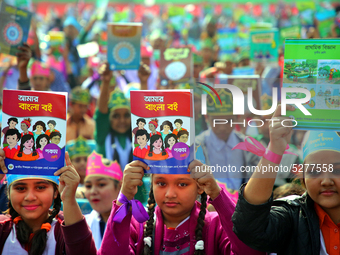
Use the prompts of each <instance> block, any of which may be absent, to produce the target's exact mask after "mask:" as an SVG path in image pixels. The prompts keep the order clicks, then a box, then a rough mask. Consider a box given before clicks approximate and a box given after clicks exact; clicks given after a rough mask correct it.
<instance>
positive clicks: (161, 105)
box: [131, 90, 194, 173]
mask: <svg viewBox="0 0 340 255" xmlns="http://www.w3.org/2000/svg"><path fill="white" fill-rule="evenodd" d="M192 95H193V94H192V93H191V91H190V90H182V91H177V92H174V91H162V92H160V91H131V122H132V123H134V124H133V125H134V128H135V130H136V133H135V137H134V138H133V139H134V140H135V141H136V142H137V145H135V146H134V148H133V156H134V159H136V160H142V161H144V162H145V163H147V164H148V165H149V167H150V170H149V172H150V173H160V172H163V173H164V172H168V171H173V170H174V168H175V169H176V171H177V172H178V173H181V172H186V171H187V167H188V163H189V162H190V159H193V155H194V154H193V151H191V150H194V146H193V144H194V133H191V132H194V131H190V130H191V129H190V127H194V124H193V117H192V116H193V103H192V102H193V96H192ZM140 101H142V102H143V101H144V102H145V105H143V104H142V106H141V105H140V104H138V105H137V104H136V105H134V104H133V102H140ZM144 123H147V124H148V125H143V124H144ZM135 124H137V127H136V126H135ZM188 130H189V131H188ZM190 133H191V134H190ZM189 134H190V135H189Z"/></svg>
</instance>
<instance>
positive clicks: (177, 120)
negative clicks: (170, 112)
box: [174, 119, 183, 125]
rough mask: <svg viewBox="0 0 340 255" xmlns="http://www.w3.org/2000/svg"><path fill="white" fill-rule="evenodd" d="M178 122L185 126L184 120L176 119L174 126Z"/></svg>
mask: <svg viewBox="0 0 340 255" xmlns="http://www.w3.org/2000/svg"><path fill="white" fill-rule="evenodd" d="M177 122H178V123H179V124H181V125H183V120H181V119H175V121H174V124H176V123H177Z"/></svg>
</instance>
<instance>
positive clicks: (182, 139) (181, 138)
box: [177, 130, 189, 143]
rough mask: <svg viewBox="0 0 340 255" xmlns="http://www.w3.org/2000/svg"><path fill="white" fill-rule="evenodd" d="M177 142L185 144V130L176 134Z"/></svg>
mask: <svg viewBox="0 0 340 255" xmlns="http://www.w3.org/2000/svg"><path fill="white" fill-rule="evenodd" d="M177 139H178V142H181V143H186V142H187V141H188V139H189V132H188V131H186V130H181V131H179V132H178V134H177Z"/></svg>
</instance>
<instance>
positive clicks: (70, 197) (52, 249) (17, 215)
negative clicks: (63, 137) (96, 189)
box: [0, 150, 96, 255]
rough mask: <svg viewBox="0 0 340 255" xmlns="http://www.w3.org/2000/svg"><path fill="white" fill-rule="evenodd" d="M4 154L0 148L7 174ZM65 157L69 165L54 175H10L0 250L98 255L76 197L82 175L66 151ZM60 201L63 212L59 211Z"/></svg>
mask: <svg viewBox="0 0 340 255" xmlns="http://www.w3.org/2000/svg"><path fill="white" fill-rule="evenodd" d="M4 155H5V154H4V151H3V150H0V167H1V169H2V171H3V172H4V173H7V172H8V171H7V169H6V166H5V163H4ZM65 160H66V165H67V166H66V167H63V168H61V169H59V170H58V171H57V172H55V173H54V175H55V176H37V175H12V174H9V175H7V181H8V183H7V185H8V199H9V205H8V208H9V209H8V211H7V214H6V215H1V216H0V217H1V219H0V253H1V252H2V254H9V255H27V254H29V255H33V254H34V255H42V254H43V255H50V254H57V255H62V254H89V255H92V254H93V255H95V254H96V248H95V244H94V241H93V239H92V235H91V232H90V230H89V228H88V226H87V224H86V221H85V219H84V217H83V215H82V214H81V211H80V208H79V206H78V204H77V202H76V200H75V190H76V188H77V185H78V183H79V176H78V175H77V172H76V171H75V169H74V168H73V166H72V165H71V161H70V159H69V157H68V155H67V154H66V157H65ZM58 175H60V176H58ZM59 182H60V184H59ZM58 185H59V186H58ZM61 200H62V201H63V208H64V214H60V212H59V210H60V207H61ZM52 204H53V209H52V210H51V209H50V207H51V206H52Z"/></svg>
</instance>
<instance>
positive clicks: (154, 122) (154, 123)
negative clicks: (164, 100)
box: [149, 120, 158, 128]
mask: <svg viewBox="0 0 340 255" xmlns="http://www.w3.org/2000/svg"><path fill="white" fill-rule="evenodd" d="M149 124H153V125H154V126H155V127H156V128H157V127H158V123H157V122H156V121H154V120H151V121H150V122H149Z"/></svg>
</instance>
